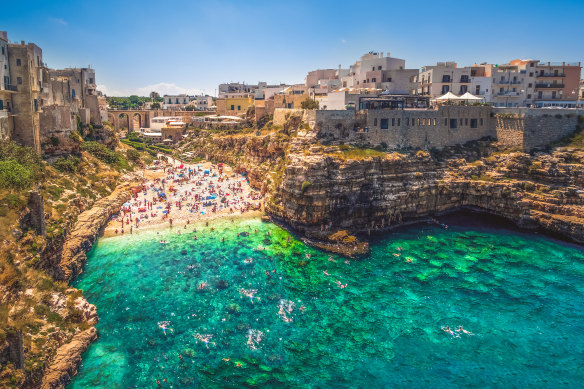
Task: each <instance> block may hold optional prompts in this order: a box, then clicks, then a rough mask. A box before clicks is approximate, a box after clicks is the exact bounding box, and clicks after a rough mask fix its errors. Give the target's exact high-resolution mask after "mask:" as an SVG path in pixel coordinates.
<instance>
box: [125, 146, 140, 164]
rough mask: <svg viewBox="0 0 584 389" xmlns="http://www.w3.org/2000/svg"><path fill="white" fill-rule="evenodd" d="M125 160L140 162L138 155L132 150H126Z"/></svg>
mask: <svg viewBox="0 0 584 389" xmlns="http://www.w3.org/2000/svg"><path fill="white" fill-rule="evenodd" d="M126 158H128V160H129V161H132V162H140V153H139V152H137V151H136V150H132V149H129V150H126Z"/></svg>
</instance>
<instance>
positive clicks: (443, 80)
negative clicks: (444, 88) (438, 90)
mask: <svg viewBox="0 0 584 389" xmlns="http://www.w3.org/2000/svg"><path fill="white" fill-rule="evenodd" d="M442 82H452V81H451V78H450V76H447V77H442Z"/></svg>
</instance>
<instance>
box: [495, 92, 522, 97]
mask: <svg viewBox="0 0 584 389" xmlns="http://www.w3.org/2000/svg"><path fill="white" fill-rule="evenodd" d="M497 96H500V97H519V92H512V91H506V92H497Z"/></svg>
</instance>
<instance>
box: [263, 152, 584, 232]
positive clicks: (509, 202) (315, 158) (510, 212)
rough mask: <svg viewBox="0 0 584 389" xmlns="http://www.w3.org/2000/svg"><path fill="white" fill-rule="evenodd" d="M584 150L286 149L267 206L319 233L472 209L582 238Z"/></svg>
mask: <svg viewBox="0 0 584 389" xmlns="http://www.w3.org/2000/svg"><path fill="white" fill-rule="evenodd" d="M327 150H328V151H329V152H327ZM314 151H316V150H314ZM583 156H584V154H583V153H581V152H579V151H577V150H570V149H559V150H557V151H556V152H554V153H553V154H552V155H549V154H542V155H540V156H537V157H531V156H529V155H528V154H524V153H501V154H498V155H492V156H490V157H487V158H482V159H479V160H477V161H474V162H472V163H470V164H469V163H467V162H466V160H464V159H456V158H451V159H448V160H439V159H437V158H435V157H432V156H431V155H430V153H428V152H423V151H420V152H418V153H392V154H380V155H377V156H373V157H366V158H359V159H354V158H347V157H346V156H344V155H343V152H342V150H338V149H334V148H330V147H328V148H324V149H322V150H320V152H318V153H311V155H304V154H303V153H300V152H296V153H290V155H289V160H290V163H289V164H288V165H287V167H286V171H285V175H284V180H283V183H282V185H281V187H280V191H279V202H277V203H276V204H274V205H272V206H269V207H268V211H270V212H272V213H274V214H275V215H277V216H279V217H281V218H283V219H285V220H287V221H288V222H289V223H290V224H292V225H293V226H294V228H296V229H298V230H300V231H303V232H304V233H305V234H307V235H308V236H314V237H320V238H322V237H326V236H327V235H330V234H331V233H332V232H334V231H336V230H338V229H343V230H345V229H346V230H350V231H358V232H368V231H373V230H382V229H387V228H390V227H392V226H395V225H400V224H403V223H406V222H409V221H415V220H420V219H423V218H431V217H433V216H434V215H437V214H440V213H443V212H447V211H451V210H456V209H460V208H475V209H480V210H483V211H486V212H489V213H493V214H496V215H500V216H503V217H505V218H507V219H509V220H511V221H513V222H515V223H517V224H518V225H519V226H522V227H526V228H543V229H546V230H548V231H551V232H557V233H559V234H562V235H563V236H565V237H567V238H570V239H573V240H575V241H577V242H584V219H582V218H581V216H582V215H583V214H584V212H583V211H584V209H583V208H582V204H583V201H584V196H582V195H581V194H580V193H579V191H578V188H579V187H581V185H582V174H583V172H584V166H583V165H582V164H580V163H579V162H580V160H581V159H582V158H583ZM576 161H577V162H578V163H574V162H576Z"/></svg>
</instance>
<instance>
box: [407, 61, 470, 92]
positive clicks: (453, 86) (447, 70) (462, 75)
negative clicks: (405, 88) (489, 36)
mask: <svg viewBox="0 0 584 389" xmlns="http://www.w3.org/2000/svg"><path fill="white" fill-rule="evenodd" d="M412 83H413V84H414V85H415V88H414V89H413V90H412V93H411V94H414V95H419V96H427V97H431V98H436V97H439V96H442V95H444V94H446V93H448V92H452V93H454V94H455V95H463V94H465V93H466V92H471V90H470V87H471V68H470V67H463V68H459V67H458V65H457V64H456V62H438V63H436V65H432V66H424V67H422V70H421V71H420V74H418V75H417V76H414V77H413V78H412ZM471 93H472V92H471Z"/></svg>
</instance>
